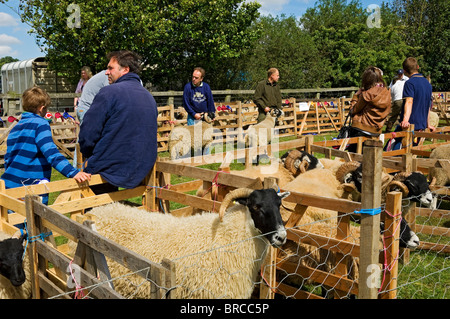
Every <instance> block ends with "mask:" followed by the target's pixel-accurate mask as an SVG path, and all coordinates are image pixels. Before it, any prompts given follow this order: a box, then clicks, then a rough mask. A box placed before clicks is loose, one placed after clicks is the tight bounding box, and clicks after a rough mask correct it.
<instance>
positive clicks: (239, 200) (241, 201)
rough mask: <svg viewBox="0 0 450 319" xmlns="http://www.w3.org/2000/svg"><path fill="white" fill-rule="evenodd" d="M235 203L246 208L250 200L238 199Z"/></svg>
mask: <svg viewBox="0 0 450 319" xmlns="http://www.w3.org/2000/svg"><path fill="white" fill-rule="evenodd" d="M235 201H236V202H238V203H239V204H241V205H244V206H247V204H248V198H236V199H235Z"/></svg>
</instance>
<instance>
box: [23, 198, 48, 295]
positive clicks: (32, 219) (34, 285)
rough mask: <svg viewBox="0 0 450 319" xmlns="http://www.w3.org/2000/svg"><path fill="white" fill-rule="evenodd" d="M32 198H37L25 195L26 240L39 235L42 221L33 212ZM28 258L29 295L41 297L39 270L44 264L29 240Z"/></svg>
mask: <svg viewBox="0 0 450 319" xmlns="http://www.w3.org/2000/svg"><path fill="white" fill-rule="evenodd" d="M33 200H39V196H37V195H27V196H26V197H25V206H26V212H27V229H28V240H29V239H30V238H34V237H35V236H37V235H39V234H40V233H41V232H42V230H43V226H42V222H41V218H40V217H39V216H36V215H35V214H34V207H33ZM28 246H29V247H28V258H29V260H30V268H31V278H30V280H31V296H32V298H33V299H41V289H40V286H39V271H42V272H43V273H45V270H46V268H47V267H46V264H45V261H44V260H43V259H42V258H39V255H38V253H37V249H36V243H35V242H31V243H29V245H28Z"/></svg>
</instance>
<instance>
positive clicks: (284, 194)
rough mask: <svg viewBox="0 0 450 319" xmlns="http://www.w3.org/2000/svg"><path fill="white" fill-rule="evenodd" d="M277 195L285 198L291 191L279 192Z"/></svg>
mask: <svg viewBox="0 0 450 319" xmlns="http://www.w3.org/2000/svg"><path fill="white" fill-rule="evenodd" d="M277 195H278V197H280V199H284V198H286V197H288V196H289V195H291V192H283V193H278V194H277Z"/></svg>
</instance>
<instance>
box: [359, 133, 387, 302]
mask: <svg viewBox="0 0 450 319" xmlns="http://www.w3.org/2000/svg"><path fill="white" fill-rule="evenodd" d="M382 152H383V143H382V142H381V141H380V140H367V141H365V143H364V152H363V172H362V173H363V181H364V182H363V185H362V196H361V208H362V211H361V243H360V245H361V250H360V258H359V260H360V265H359V267H360V268H359V294H358V298H359V299H376V298H377V294H378V288H379V279H380V277H379V274H380V266H379V263H378V259H379V248H380V214H379V212H377V210H378V209H379V208H380V206H381V172H382Z"/></svg>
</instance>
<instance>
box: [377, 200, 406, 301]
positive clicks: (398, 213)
mask: <svg viewBox="0 0 450 319" xmlns="http://www.w3.org/2000/svg"><path fill="white" fill-rule="evenodd" d="M401 218H402V193H400V192H390V193H388V194H387V196H386V213H385V214H384V234H383V243H384V247H383V249H384V256H385V258H384V269H383V271H384V274H383V280H382V283H381V294H380V298H381V299H395V298H396V297H397V290H396V288H397V276H398V258H399V237H400V222H401Z"/></svg>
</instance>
